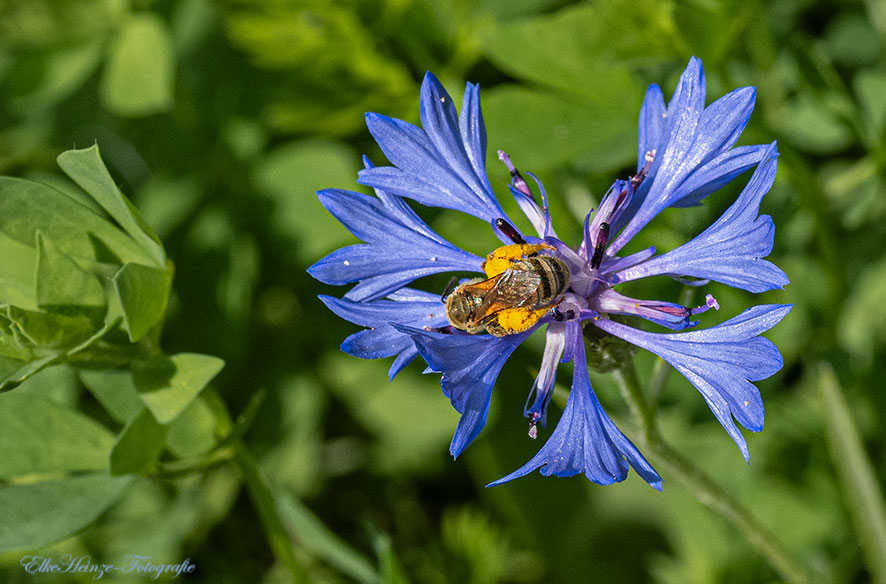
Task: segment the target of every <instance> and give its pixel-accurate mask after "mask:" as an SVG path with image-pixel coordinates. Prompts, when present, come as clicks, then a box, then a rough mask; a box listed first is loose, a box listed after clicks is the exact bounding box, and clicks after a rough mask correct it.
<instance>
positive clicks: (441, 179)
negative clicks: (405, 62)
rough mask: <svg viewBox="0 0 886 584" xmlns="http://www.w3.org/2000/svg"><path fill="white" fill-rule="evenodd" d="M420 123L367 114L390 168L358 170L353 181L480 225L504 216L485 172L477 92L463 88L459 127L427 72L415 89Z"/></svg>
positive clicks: (450, 104)
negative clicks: (470, 217)
mask: <svg viewBox="0 0 886 584" xmlns="http://www.w3.org/2000/svg"><path fill="white" fill-rule="evenodd" d="M465 112H467V113H465ZM421 120H422V125H423V128H424V129H421V128H417V127H416V126H413V125H412V124H408V123H406V122H403V121H400V120H396V119H393V118H389V117H387V116H382V115H379V114H373V113H370V114H367V115H366V124H367V126H368V127H369V131H370V132H371V133H372V135H373V137H374V138H375V140H376V142H378V145H379V146H380V147H381V149H382V151H383V152H384V153H385V156H387V157H388V160H390V161H391V162H392V163H393V164H394V166H380V167H376V168H367V169H364V170H362V171H360V174H359V179H358V180H357V182H359V183H360V184H364V185H368V186H371V187H375V188H379V189H382V190H384V191H387V192H390V193H393V194H395V195H398V196H402V197H407V198H411V199H414V200H416V201H418V202H420V203H422V204H424V205H429V206H434V207H445V208H449V209H455V210H458V211H463V212H465V213H468V214H470V215H474V216H475V217H479V218H481V219H484V220H486V221H492V220H494V219H496V218H497V217H505V218H506V215H505V213H504V211H502V209H501V206H500V205H499V204H498V201H497V200H496V199H495V195H494V193H493V192H492V189H491V187H490V185H489V179H488V178H487V177H486V173H485V152H486V144H485V142H486V139H485V129H483V128H482V126H483V117H482V112H481V111H480V105H479V89H478V88H477V87H476V86H471V85H470V84H469V85H468V87H467V89H466V91H465V100H464V104H463V105H462V118H461V123H460V122H459V118H458V116H457V114H456V111H455V105H454V103H453V102H452V98H451V97H450V96H449V94H448V93H447V92H446V90H445V89H444V88H443V86H442V85H441V84H440V82H439V81H438V80H437V78H436V77H434V76H433V75H432V74H431V73H428V74H427V75H425V79H424V82H423V83H422V88H421ZM462 125H465V127H461V126H462Z"/></svg>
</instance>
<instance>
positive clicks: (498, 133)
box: [483, 77, 642, 173]
mask: <svg viewBox="0 0 886 584" xmlns="http://www.w3.org/2000/svg"><path fill="white" fill-rule="evenodd" d="M627 79H628V78H627V77H625V78H622V79H618V78H615V77H614V78H610V79H608V80H607V83H606V84H604V85H605V86H606V91H605V92H604V91H601V92H599V93H597V94H596V97H597V99H596V100H594V101H591V100H587V101H576V100H570V99H566V98H565V97H563V96H561V95H558V94H556V93H554V92H548V91H539V90H534V89H526V88H523V87H518V86H499V87H496V88H494V89H491V90H489V91H487V92H485V93H484V94H483V112H484V115H485V117H486V124H487V127H488V132H489V136H490V141H491V144H492V147H491V148H489V151H488V152H487V167H488V168H490V169H494V168H496V166H495V165H496V164H497V163H498V161H497V160H496V159H495V150H496V149H502V150H505V151H506V152H507V153H508V154H510V155H511V158H512V159H513V160H514V161H515V163H516V164H517V165H519V167H520V168H521V169H523V170H529V171H532V172H536V173H538V172H544V171H550V170H552V169H554V168H556V167H557V166H560V165H563V164H567V163H574V164H577V165H579V166H581V167H584V168H586V169H587V170H603V169H610V168H613V167H619V166H622V165H624V164H625V163H628V162H629V161H630V160H632V159H633V158H634V157H636V146H635V144H634V142H635V141H636V138H635V136H634V133H635V130H634V127H635V125H636V120H635V115H636V111H637V109H638V107H639V103H640V101H642V97H641V92H640V91H639V90H638V89H637V88H635V87H633V83H632V82H628V83H622V81H627ZM631 96H633V97H635V99H636V101H637V103H632V99H631ZM627 110H630V111H631V113H630V114H628V112H627Z"/></svg>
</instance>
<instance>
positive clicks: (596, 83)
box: [480, 0, 685, 126]
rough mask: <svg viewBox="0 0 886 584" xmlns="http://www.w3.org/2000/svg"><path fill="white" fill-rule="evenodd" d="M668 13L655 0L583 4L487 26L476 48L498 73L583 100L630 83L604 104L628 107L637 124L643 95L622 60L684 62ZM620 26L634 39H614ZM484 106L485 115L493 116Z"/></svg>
mask: <svg viewBox="0 0 886 584" xmlns="http://www.w3.org/2000/svg"><path fill="white" fill-rule="evenodd" d="M670 12H671V10H670V9H668V8H667V7H664V6H662V3H660V2H655V1H654V0H615V1H611V2H600V3H583V4H578V5H575V6H570V7H567V8H563V9H561V10H559V11H557V12H555V13H552V14H545V15H541V16H534V17H531V18H523V19H514V20H510V21H507V22H506V23H503V24H502V25H500V26H497V27H491V28H488V30H487V31H486V34H485V35H482V36H481V37H480V43H481V46H482V48H483V51H484V52H485V53H486V55H487V56H488V57H489V58H490V60H492V61H493V62H494V63H495V64H496V65H497V66H498V67H500V68H501V69H502V70H503V71H507V72H508V73H510V74H511V75H513V76H515V77H517V78H520V79H525V80H527V81H531V82H533V83H537V84H542V85H544V86H547V87H549V88H556V89H558V90H560V91H562V92H564V93H568V94H572V95H580V96H581V98H582V99H590V100H596V99H598V98H597V96H600V95H607V96H608V95H612V94H615V93H616V92H618V91H619V90H621V89H623V88H624V87H626V86H627V87H628V88H629V89H630V91H628V92H627V93H622V94H621V98H620V99H618V100H610V99H608V98H607V99H606V101H612V102H613V105H615V106H616V107H618V108H619V111H622V110H623V109H624V108H625V107H626V106H628V107H629V108H630V109H632V110H633V113H632V115H631V116H630V119H631V120H636V110H637V107H638V106H639V104H640V102H641V101H642V92H641V88H640V86H639V84H638V83H637V81H636V80H635V76H634V75H633V73H632V71H630V70H629V69H628V68H627V67H626V64H627V63H622V61H623V60H624V61H627V60H633V59H638V58H639V59H644V60H648V59H649V55H651V54H654V55H656V57H658V58H664V57H667V56H668V55H673V56H677V55H680V56H681V57H684V58H685V56H684V52H683V51H681V50H680V44H681V43H680V42H679V41H680V37H679V36H678V34H677V31H676V30H675V26H674V23H673V19H672V16H671V14H670ZM625 29H630V30H632V31H633V34H630V35H613V34H612V31H613V30H625ZM641 31H642V32H641ZM612 83H614V86H612V85H610V84H612ZM626 84H627V85H626ZM635 95H636V96H638V97H639V99H640V101H638V102H637V103H632V102H631V99H630V98H632V97H633V96H635ZM485 106H486V104H484V112H486V111H491V108H488V107H485ZM611 115H613V114H611ZM527 119H532V117H531V116H528V115H522V114H521V115H519V116H516V117H514V118H512V122H513V120H519V121H520V123H522V122H524V121H525V120H527ZM515 125H518V126H519V125H520V124H515Z"/></svg>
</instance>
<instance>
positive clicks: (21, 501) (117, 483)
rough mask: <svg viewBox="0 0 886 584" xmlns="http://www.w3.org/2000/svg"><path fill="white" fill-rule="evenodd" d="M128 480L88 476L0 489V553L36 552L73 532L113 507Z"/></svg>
mask: <svg viewBox="0 0 886 584" xmlns="http://www.w3.org/2000/svg"><path fill="white" fill-rule="evenodd" d="M130 481H131V477H110V476H108V475H107V474H88V475H84V476H75V477H65V478H62V479H59V480H54V481H46V482H41V483H34V484H27V485H4V486H2V487H0V509H3V521H0V552H5V551H9V550H25V549H36V548H40V547H43V546H45V545H47V544H50V543H53V542H56V541H59V540H61V539H64V538H66V537H69V536H71V535H73V534H75V533H77V532H78V531H80V530H82V529H83V528H84V527H86V526H87V525H89V524H91V523H92V522H93V521H95V520H96V519H97V518H98V517H99V516H100V515H101V514H102V513H103V512H104V511H105V510H106V509H107V508H108V507H110V506H111V505H113V504H114V502H115V501H116V500H117V498H118V497H119V496H120V494H121V493H122V492H123V490H124V489H125V488H126V487H127V486H128V485H129V483H130Z"/></svg>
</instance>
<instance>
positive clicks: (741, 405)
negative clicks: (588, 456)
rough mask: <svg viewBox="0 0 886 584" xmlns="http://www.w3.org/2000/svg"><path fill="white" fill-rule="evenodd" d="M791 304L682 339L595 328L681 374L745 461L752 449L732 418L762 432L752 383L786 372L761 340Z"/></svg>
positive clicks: (761, 309)
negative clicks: (648, 354) (708, 408)
mask: <svg viewBox="0 0 886 584" xmlns="http://www.w3.org/2000/svg"><path fill="white" fill-rule="evenodd" d="M791 307H792V306H791V305H789V304H763V305H759V306H754V307H752V308H749V309H748V310H745V311H744V312H742V313H741V314H739V315H738V316H736V317H735V318H731V319H729V320H727V321H726V322H724V323H722V324H719V325H716V326H714V327H711V328H708V329H704V330H695V331H690V332H683V333H671V334H660V333H649V332H645V331H641V330H637V329H634V328H631V327H629V326H626V325H623V324H620V323H617V322H615V321H612V320H594V321H592V322H593V323H594V324H595V325H596V326H598V327H600V328H601V329H603V330H604V331H606V332H608V333H610V334H612V335H615V336H617V337H620V338H622V339H624V340H626V341H628V342H629V343H633V344H634V345H637V346H638V347H642V348H644V349H646V350H647V351H650V352H652V353H655V354H656V355H658V356H659V357H661V358H662V359H664V360H665V361H667V362H668V363H670V364H671V365H672V366H673V367H674V369H676V370H677V371H679V372H680V373H682V374H683V375H684V376H685V377H686V379H688V380H689V382H690V383H692V385H694V386H695V387H696V388H697V389H698V390H699V391H700V392H701V394H702V396H703V397H704V399H705V401H706V402H707V403H708V406H709V407H710V408H711V411H712V412H713V413H714V416H715V417H716V418H717V420H718V421H719V422H720V424H721V425H722V426H723V428H724V429H725V430H726V432H727V433H728V434H729V435H730V436H731V437H732V439H733V440H734V441H735V443H736V444H737V445H738V448H739V450H741V453H742V455H743V456H744V457H745V460H748V459H749V453H748V446H747V443H746V442H745V439H744V437H743V436H742V435H741V432H740V431H739V429H738V428H737V427H736V425H735V423H734V422H733V417H734V418H735V420H737V421H738V422H739V423H740V424H741V425H742V426H744V427H745V428H747V429H748V430H751V431H752V432H759V431H760V430H762V429H763V417H764V415H763V401H762V399H761V398H760V392H759V391H758V390H757V388H756V387H755V386H754V385H753V384H752V383H751V382H752V381H760V380H761V379H766V378H767V377H770V376H772V375H774V374H775V373H776V372H777V371H778V370H779V369H781V367H782V358H781V353H779V352H778V348H777V347H776V346H775V345H774V344H772V342H770V341H769V340H768V339H765V338H763V337H760V336H758V335H759V334H760V333H762V332H765V331H767V330H769V329H771V328H772V327H774V326H775V325H776V324H778V323H779V321H781V319H783V318H784V317H785V316H786V315H787V313H788V312H790V311H791Z"/></svg>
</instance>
